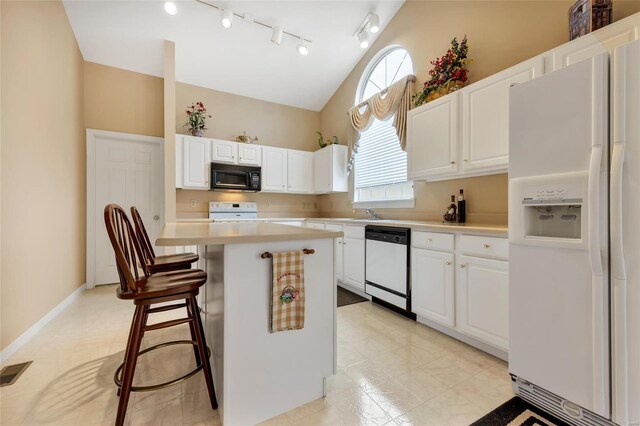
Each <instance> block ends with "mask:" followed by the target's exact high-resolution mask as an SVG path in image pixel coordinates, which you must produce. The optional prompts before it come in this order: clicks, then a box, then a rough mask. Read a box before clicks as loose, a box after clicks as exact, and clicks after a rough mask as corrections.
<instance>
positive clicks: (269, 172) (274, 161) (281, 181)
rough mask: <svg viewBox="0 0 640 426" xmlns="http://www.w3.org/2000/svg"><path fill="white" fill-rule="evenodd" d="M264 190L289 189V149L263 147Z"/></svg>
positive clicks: (282, 190)
mask: <svg viewBox="0 0 640 426" xmlns="http://www.w3.org/2000/svg"><path fill="white" fill-rule="evenodd" d="M262 191H263V192H286V191H287V150H286V149H283V148H273V147H270V146H269V147H267V146H263V147H262Z"/></svg>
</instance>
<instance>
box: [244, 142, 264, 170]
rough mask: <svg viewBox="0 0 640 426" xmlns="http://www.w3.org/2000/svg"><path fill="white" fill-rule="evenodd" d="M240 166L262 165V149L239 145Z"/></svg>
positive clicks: (257, 146) (256, 146) (249, 145)
mask: <svg viewBox="0 0 640 426" xmlns="http://www.w3.org/2000/svg"><path fill="white" fill-rule="evenodd" d="M238 164H244V165H246V166H259V165H261V164H262V147H261V146H260V145H251V144H246V143H240V144H238Z"/></svg>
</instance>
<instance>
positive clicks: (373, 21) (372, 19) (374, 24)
mask: <svg viewBox="0 0 640 426" xmlns="http://www.w3.org/2000/svg"><path fill="white" fill-rule="evenodd" d="M369 31H371V32H372V33H377V32H378V31H380V17H379V16H378V15H376V14H375V13H372V14H370V15H369Z"/></svg>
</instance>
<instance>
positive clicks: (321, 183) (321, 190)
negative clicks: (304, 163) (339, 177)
mask: <svg viewBox="0 0 640 426" xmlns="http://www.w3.org/2000/svg"><path fill="white" fill-rule="evenodd" d="M331 175H332V173H331V149H330V147H328V148H322V149H320V150H318V151H316V152H314V153H313V190H314V192H315V193H316V194H328V193H329V192H331Z"/></svg>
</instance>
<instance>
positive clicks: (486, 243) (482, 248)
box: [459, 235, 509, 259]
mask: <svg viewBox="0 0 640 426" xmlns="http://www.w3.org/2000/svg"><path fill="white" fill-rule="evenodd" d="M459 249H460V251H461V252H462V253H464V254H469V255H473V256H480V257H494V258H498V259H508V258H509V240H507V239H506V238H496V237H481V236H477V235H462V236H461V237H460V247H459Z"/></svg>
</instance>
